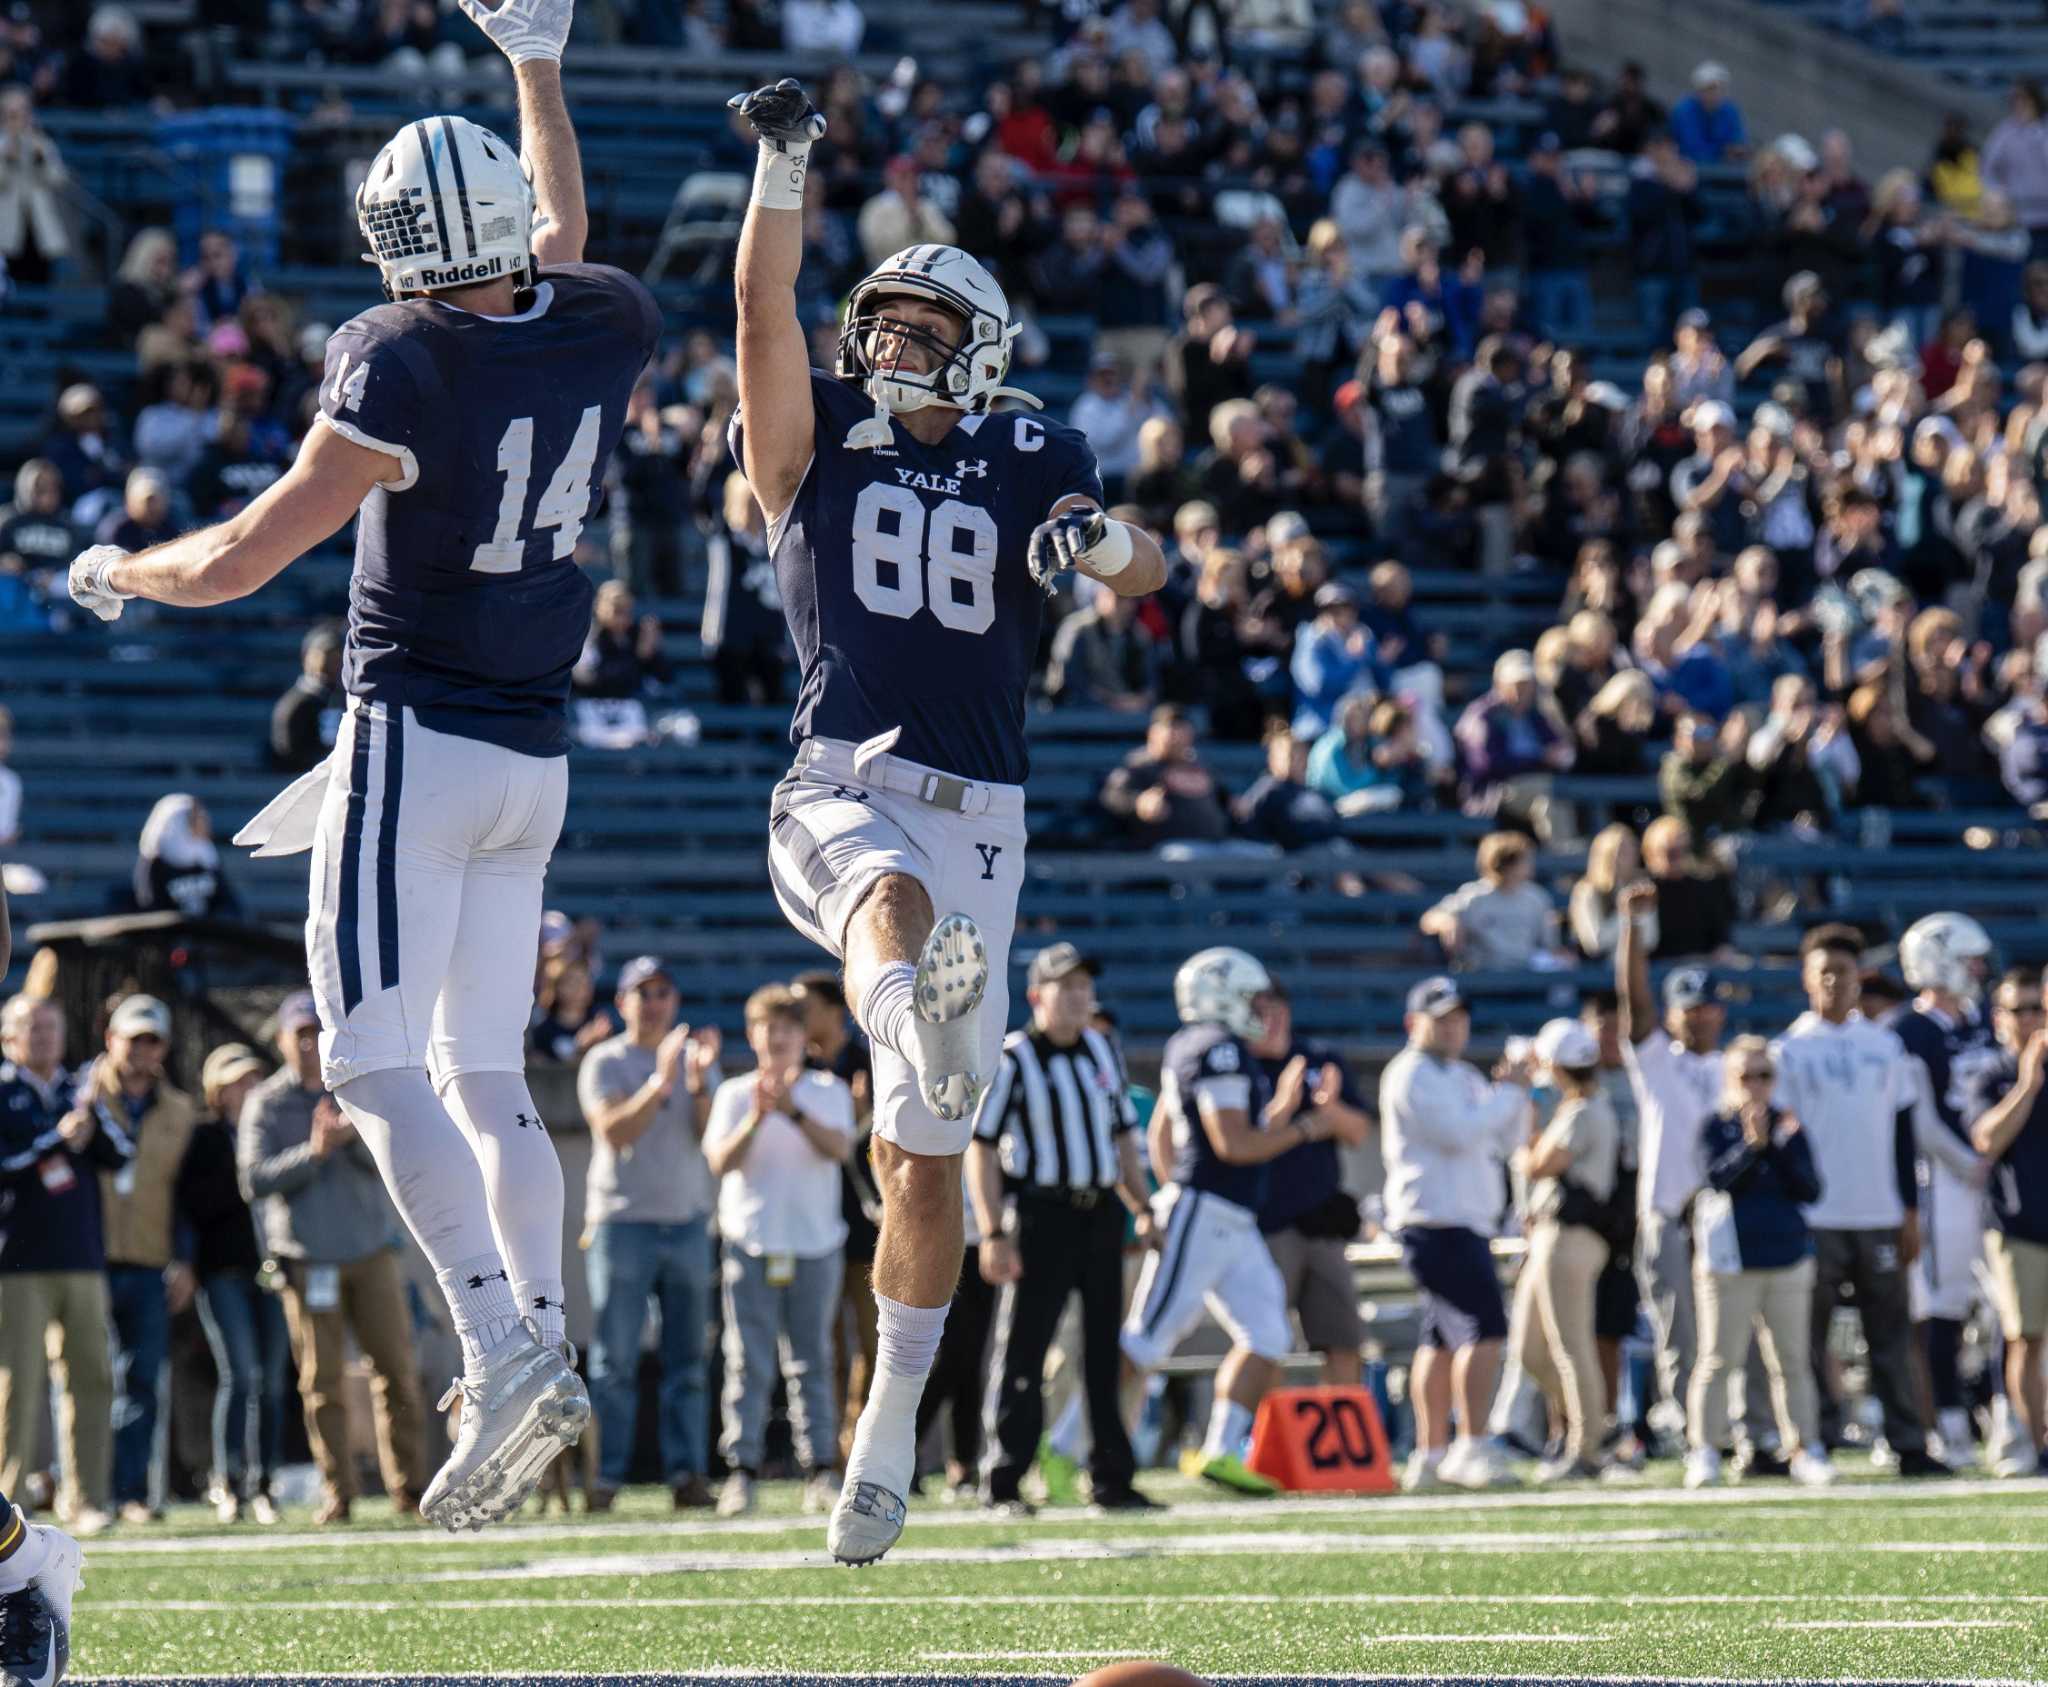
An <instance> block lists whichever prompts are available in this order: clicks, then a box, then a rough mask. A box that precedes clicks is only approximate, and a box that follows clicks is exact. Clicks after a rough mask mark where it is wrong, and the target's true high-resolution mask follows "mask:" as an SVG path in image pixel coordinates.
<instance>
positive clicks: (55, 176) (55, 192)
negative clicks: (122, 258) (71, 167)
mask: <svg viewBox="0 0 2048 1687" xmlns="http://www.w3.org/2000/svg"><path fill="white" fill-rule="evenodd" d="M69 180H70V172H69V171H68V170H66V169H65V168H64V160H63V158H62V156H61V155H60V154H59V153H58V151H57V143H56V142H55V141H53V140H51V139H50V137H49V136H48V135H46V134H44V133H43V131H42V130H41V129H40V128H39V127H38V126H37V124H36V119H35V101H34V99H33V98H32V97H31V96H30V94H29V91H28V90H27V89H26V88H20V87H15V88H7V89H0V259H4V260H5V262H6V266H7V275H8V278H9V279H10V280H11V281H14V282H17V283H19V284H20V285H22V286H24V287H41V286H44V285H46V284H47V283H48V282H49V280H50V276H51V273H52V271H53V269H54V268H55V266H56V265H57V264H58V263H59V262H60V261H61V260H62V259H63V258H65V257H66V256H68V255H69V253H70V251H71V234H70V230H69V229H68V228H67V227H66V226H65V220H64V206H63V201H62V199H61V197H60V196H61V194H62V192H63V189H64V187H65V184H66V183H67V182H68V181H69Z"/></svg>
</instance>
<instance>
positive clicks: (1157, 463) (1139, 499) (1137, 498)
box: [1124, 416, 1202, 533]
mask: <svg viewBox="0 0 2048 1687" xmlns="http://www.w3.org/2000/svg"><path fill="white" fill-rule="evenodd" d="M1201 490H1202V482H1201V477H1200V476H1199V475H1198V474H1197V473H1196V472H1195V468H1194V465H1193V464H1192V463H1190V462H1189V461H1188V460H1187V437H1186V435H1185V434H1184V433H1182V431H1181V425H1180V423H1178V422H1176V421H1173V420H1172V419H1170V418H1169V417H1165V416H1154V417H1153V418H1152V419H1151V420H1150V421H1148V422H1146V423H1145V424H1144V425H1143V426H1142V427H1140V428H1139V429H1138V462H1137V466H1136V467H1135V468H1134V469H1133V470H1132V471H1131V475H1130V481H1129V484H1128V485H1126V486H1125V488H1124V494H1125V496H1126V497H1127V498H1128V499H1129V500H1130V501H1131V502H1132V503H1133V504H1135V505H1137V506H1138V509H1139V511H1140V512H1141V514H1142V515H1143V518H1144V520H1145V523H1146V525H1147V526H1149V527H1152V528H1155V529H1157V530H1159V531H1160V532H1162V533H1163V532H1165V531H1166V530H1167V529H1168V528H1169V527H1170V526H1172V525H1173V519H1174V515H1175V512H1176V511H1178V510H1179V509H1181V508H1182V507H1183V506H1184V505H1186V504H1188V503H1191V502H1193V501H1195V500H1196V499H1197V498H1198V497H1199V496H1200V493H1201Z"/></svg>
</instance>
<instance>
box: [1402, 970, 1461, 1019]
mask: <svg viewBox="0 0 2048 1687" xmlns="http://www.w3.org/2000/svg"><path fill="white" fill-rule="evenodd" d="M1464 1005H1465V998H1464V996H1463V995H1461V994H1460V993H1459V991H1458V986H1457V984H1456V983H1455V982H1454V981H1453V980H1451V979H1448V978H1445V977H1443V976H1442V975H1441V974H1439V975H1438V976H1437V977H1435V978H1425V979H1424V980H1423V981H1422V982H1421V983H1420V984H1418V985H1416V986H1415V988H1414V989H1412V990H1410V991H1409V992H1408V1011H1409V1012H1410V1013H1426V1014H1428V1015H1429V1017H1430V1018H1432V1019H1438V1018H1441V1017H1442V1016H1443V1015H1444V1014H1447V1013H1451V1012H1454V1011H1456V1010H1457V1009H1458V1008H1461V1007H1463V1006H1464Z"/></svg>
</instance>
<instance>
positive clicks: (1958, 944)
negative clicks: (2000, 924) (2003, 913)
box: [1899, 914, 1991, 1002]
mask: <svg viewBox="0 0 2048 1687" xmlns="http://www.w3.org/2000/svg"><path fill="white" fill-rule="evenodd" d="M1990 954H1991V934H1990V933H1989V932H1987V931H1986V930H1985V929H1984V928H1983V927H1982V926H1980V925H1979V924H1978V923H1977V922H1976V921H1975V920H1973V919H1971V918H1970V916H1969V915H1968V914H1929V915H1927V916H1926V918H1924V919H1919V920H1915V921H1914V922H1913V923H1912V924H1911V925H1909V926H1908V927H1906V934H1905V936H1903V937H1901V938H1900V939H1899V970H1900V971H1901V972H1902V973H1904V974H1905V975H1906V983H1907V984H1908V985H1910V986H1911V987H1912V988H1913V989H1915V990H1947V991H1949V992H1950V993H1952V994H1954V995H1957V996H1961V997H1962V998H1963V999H1964V1000H1965V1001H1971V1002H1974V1001H1975V1000H1976V999H1977V997H1978V996H1979V995H1980V994H1981V993H1982V991H1983V979H1982V977H1981V976H1980V970H1979V969H1978V968H1977V967H1973V966H1972V965H1971V964H1970V963H1971V962H1972V961H1986V960H1988V959H1989V957H1990Z"/></svg>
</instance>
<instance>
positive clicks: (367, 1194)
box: [236, 992, 425, 1523]
mask: <svg viewBox="0 0 2048 1687" xmlns="http://www.w3.org/2000/svg"><path fill="white" fill-rule="evenodd" d="M277 1048H278V1053H279V1054H280V1055H281V1056H282V1057H283V1059H284V1066H283V1068H282V1069H281V1070H279V1071H278V1072H276V1073H274V1074H273V1075H272V1076H271V1077H269V1078H266V1079H265V1080H264V1081H263V1082H262V1083H260V1084H258V1085H257V1086H256V1088H255V1089H254V1090H252V1091H251V1092H250V1093H249V1098H248V1100H247V1101H246V1102H244V1103H243V1105H242V1117H241V1121H240V1125H239V1129H238V1135H237V1145H236V1159H237V1162H238V1164H239V1166H240V1169H241V1179H242V1193H243V1195H244V1196H245V1197H246V1198H247V1199H248V1200H249V1201H250V1203H251V1204H252V1205H257V1210H258V1215H259V1222H260V1224H261V1226H262V1231H263V1237H264V1241H265V1243H266V1245H267V1246H268V1248H269V1251H270V1255H271V1257H272V1258H273V1259H275V1260H277V1261H278V1263H279V1264H280V1265H281V1266H282V1267H283V1269H284V1275H285V1287H284V1311H285V1321H286V1323H287V1324H288V1325H289V1326H290V1329H291V1337H292V1352H293V1354H294V1356H295V1357H296V1358H297V1360H298V1367H299V1398H300V1403H301V1405H302V1406H303V1407H304V1409H305V1414H306V1437H307V1439H308V1441H310V1442H311V1444H312V1449H313V1460H314V1462H315V1463H316V1464H317V1465H319V1467H320V1480H321V1486H322V1490H323V1493H322V1499H321V1504H320V1509H319V1510H318V1511H317V1512H316V1513H315V1514H314V1519H313V1520H314V1521H315V1522H316V1523H340V1522H346V1521H347V1520H348V1517H349V1512H350V1507H351V1506H352V1505H353V1503H354V1500H355V1497H356V1480H355V1469H354V1466H353V1464H352V1462H351V1461H350V1458H349V1437H348V1410H347V1407H346V1405H345V1404H344V1402H343V1396H342V1370H343V1366H344V1364H345V1362H346V1359H347V1355H348V1339H349V1337H350V1336H354V1338H355V1341H356V1345H357V1346H358V1347H359V1348H361V1349H362V1352H363V1356H364V1357H365V1358H366V1359H368V1360H369V1362H370V1371H371V1378H372V1380H371V1386H370V1401H371V1406H372V1408H373V1410H374V1413H375V1417H376V1428H377V1461H378V1464H379V1466H380V1467H381V1469H382V1471H383V1476H384V1488H385V1491H386V1492H387V1493H388V1494H389V1495H390V1496H391V1503H392V1507H393V1509H394V1510H396V1511H397V1512H398V1513H399V1515H401V1516H411V1515H414V1514H416V1513H417V1512H418V1511H419V1495H420V1489H421V1487H422V1485H423V1478H424V1466H423V1464H422V1462H421V1453H422V1446H421V1440H422V1436H423V1433H424V1427H425V1414H424V1412H423V1411H422V1409H421V1401H420V1389H419V1365H418V1362H417V1360H416V1359H415V1357H414V1353H413V1344H412V1316H411V1311H410V1309H409V1307H408V1306H407V1304H406V1298H405V1278H404V1274H403V1273H402V1271H401V1270H400V1268H399V1258H398V1251H397V1247H396V1234H397V1231H396V1220H395V1218H394V1216H393V1214H392V1211H391V1206H390V1202H389V1200H388V1198H387V1197H386V1195H385V1193H384V1181H383V1179H382V1177H381V1176H379V1174H378V1171H377V1163H376V1161H374V1160H373V1159H371V1157H370V1152H369V1150H368V1149H367V1148H365V1147H364V1146H363V1144H362V1142H361V1141H360V1140H359V1139H358V1138H357V1136H356V1132H355V1127H354V1126H352V1125H351V1124H350V1123H349V1122H348V1120H347V1119H346V1118H345V1117H344V1116H343V1115H342V1112H341V1109H340V1107H339V1106H337V1105H336V1103H335V1101H334V1098H333V1097H332V1096H330V1095H329V1094H328V1093H327V1092H326V1090H325V1089H324V1088H323V1087H322V1085H321V1082H320V1021H319V1016H318V1014H317V1013H316V1012H315V1010H314V1006H313V998H312V997H311V995H309V994H306V993H303V992H302V993H300V994H299V995H296V996H292V997H290V998H288V999H287V1000H286V1002H285V1003H284V1005H283V1007H281V1008H280V1009H279V1010H278V1030H277Z"/></svg>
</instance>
